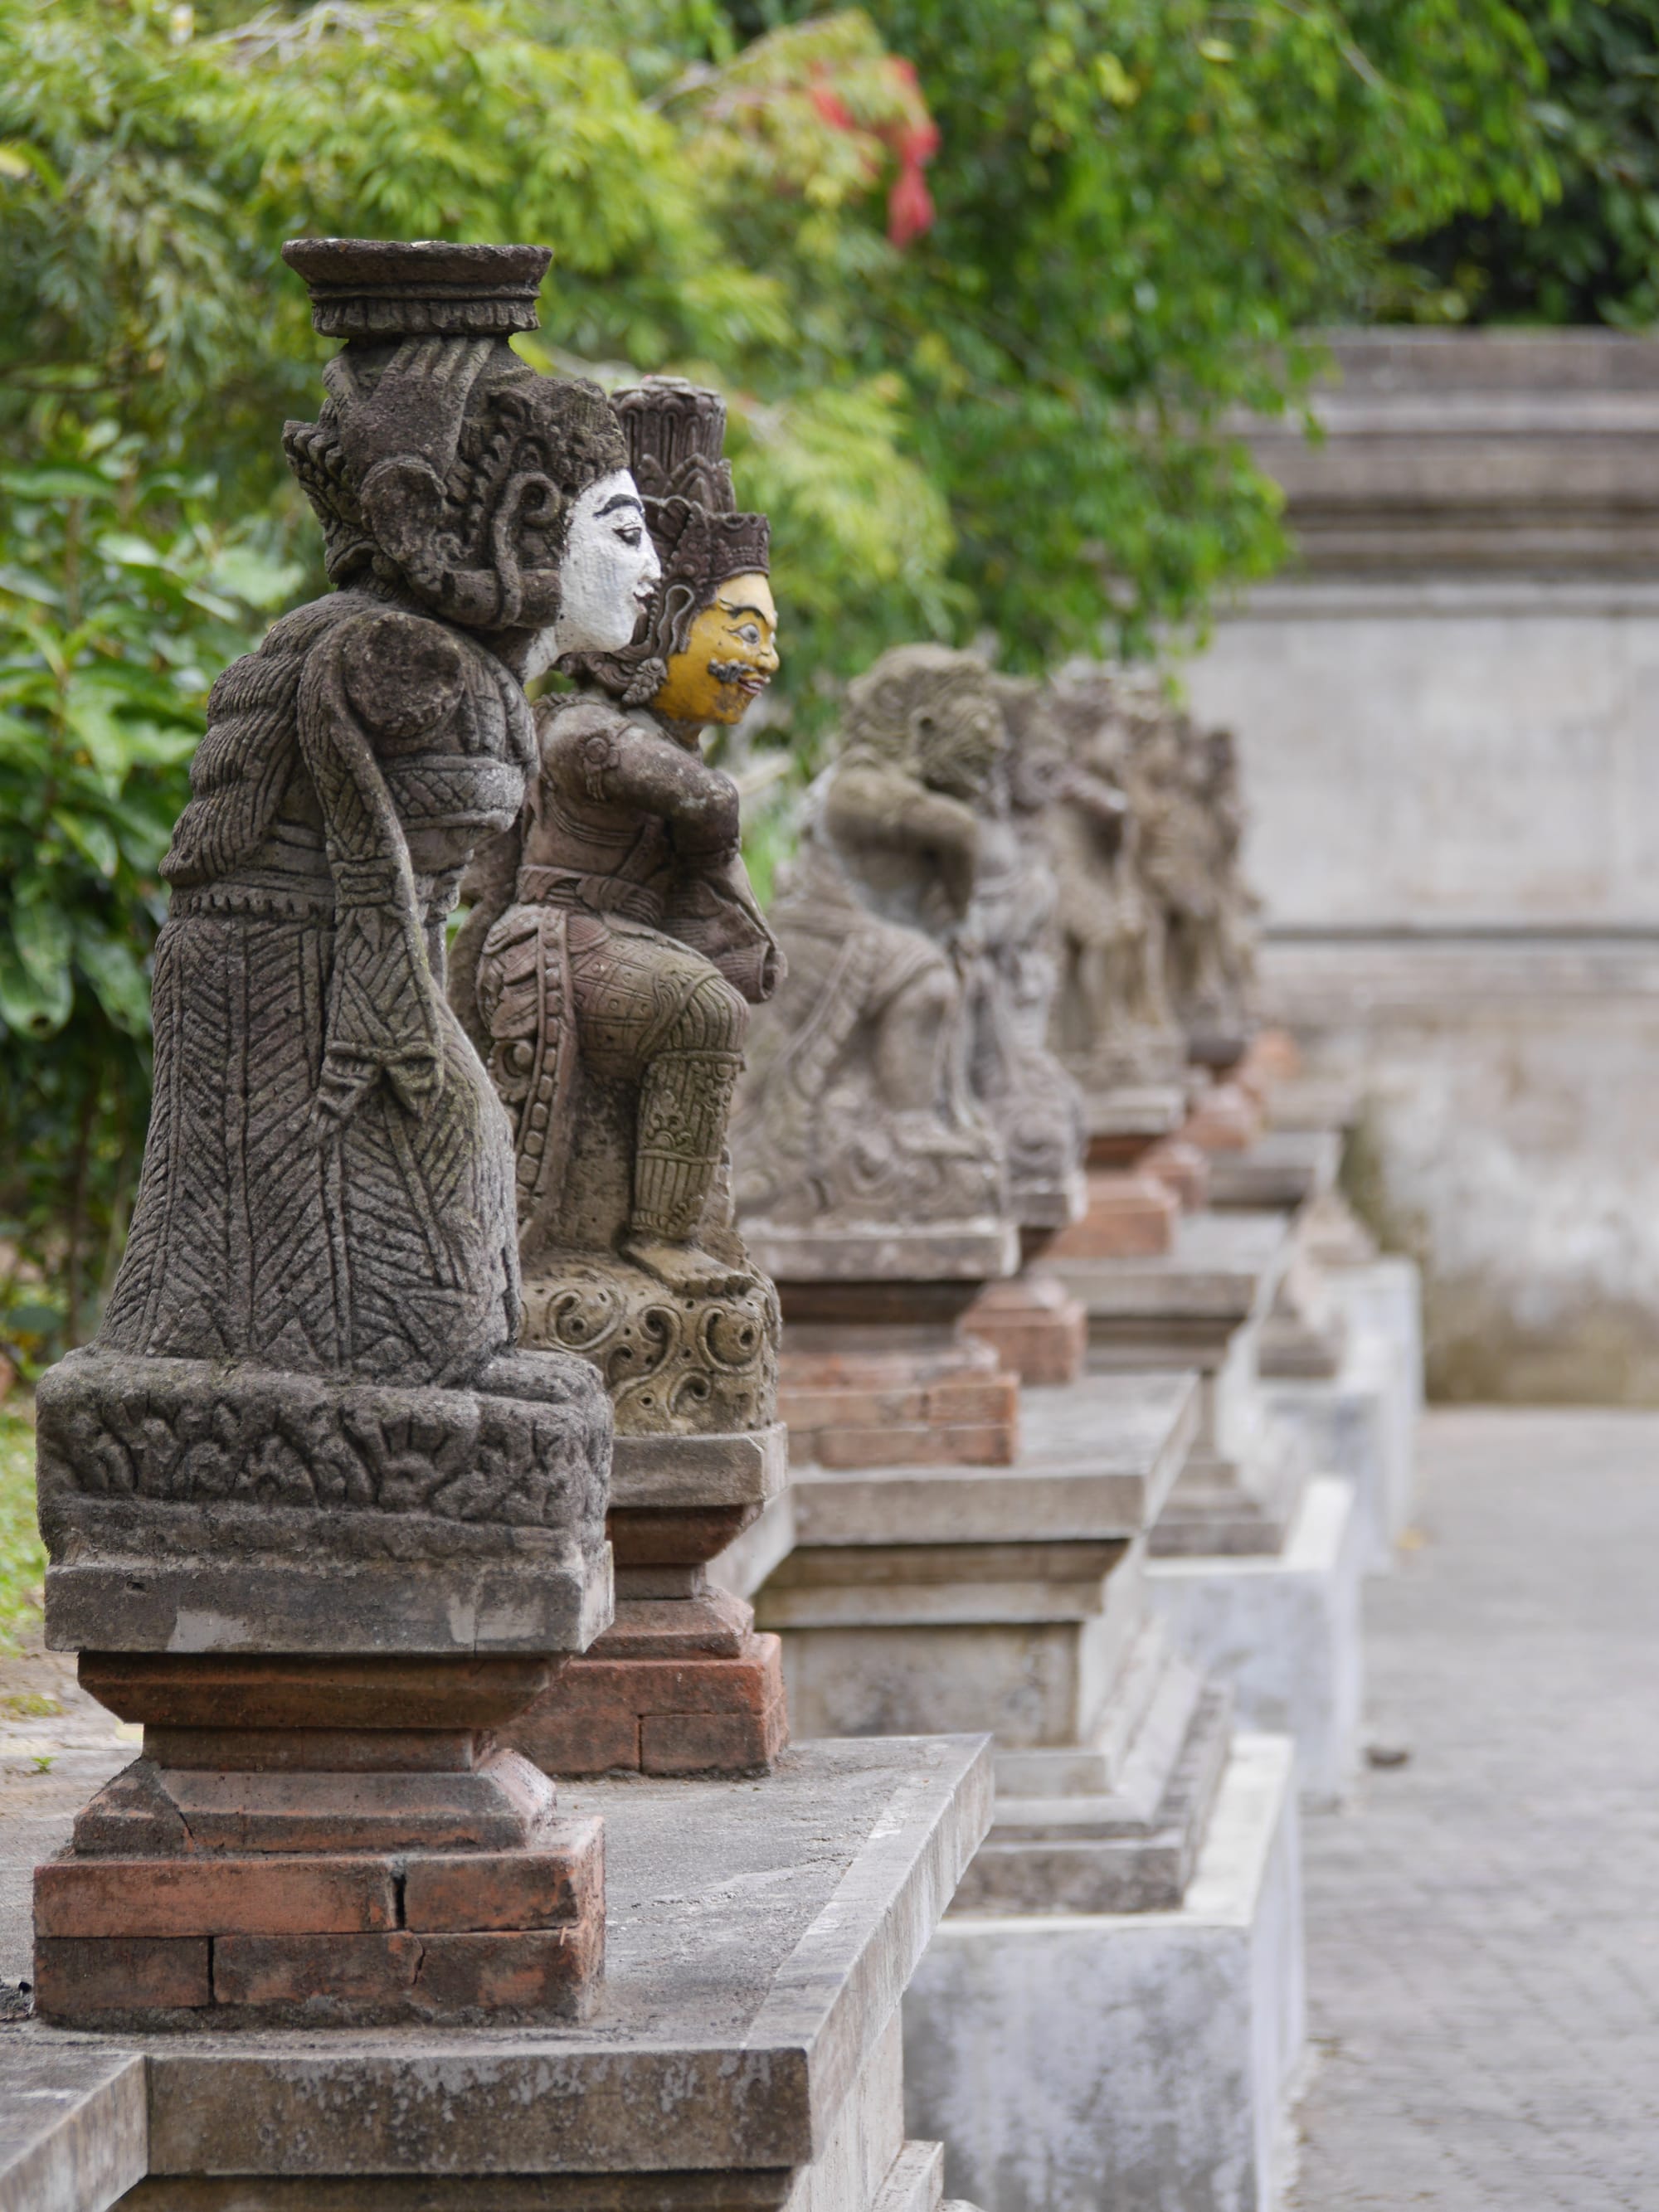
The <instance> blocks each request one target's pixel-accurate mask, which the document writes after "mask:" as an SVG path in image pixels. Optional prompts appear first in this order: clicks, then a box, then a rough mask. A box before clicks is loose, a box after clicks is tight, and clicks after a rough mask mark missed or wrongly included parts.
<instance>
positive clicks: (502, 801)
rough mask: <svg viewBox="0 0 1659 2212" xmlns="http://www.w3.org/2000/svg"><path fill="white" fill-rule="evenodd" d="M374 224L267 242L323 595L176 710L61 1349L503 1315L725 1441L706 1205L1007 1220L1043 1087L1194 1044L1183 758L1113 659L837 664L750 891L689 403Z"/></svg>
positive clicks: (502, 1363)
mask: <svg viewBox="0 0 1659 2212" xmlns="http://www.w3.org/2000/svg"><path fill="white" fill-rule="evenodd" d="M405 251H407V250H405V249H396V248H384V249H380V257H381V258H380V259H379V260H376V259H375V258H374V253H373V252H370V250H369V249H367V248H364V247H362V246H352V245H351V243H350V242H349V241H345V242H342V241H307V242H304V243H303V244H302V245H301V246H298V247H295V248H294V249H290V258H292V259H293V261H294V262H295V265H296V266H298V267H299V269H300V270H301V274H302V275H303V276H305V277H306V279H307V283H309V284H310V285H311V288H312V290H313V299H314V300H317V301H331V302H332V303H333V306H332V307H331V316H332V319H331V320H330V321H326V322H325V321H323V320H322V319H320V317H319V326H321V327H329V328H331V329H334V330H335V331H338V332H342V333H343V335H345V336H346V338H347V343H345V345H344V346H343V349H342V351H341V352H340V353H339V354H338V355H337V356H336V357H335V358H334V360H333V361H331V362H330V364H329V366H328V368H327V369H326V371H325V383H326V386H327V394H328V396H327V400H326V403H325V405H324V407H323V409H322V410H321V413H320V416H319V419H318V421H317V422H314V423H290V424H289V426H288V429H287V433H286V439H285V443H286V450H287V453H288V456H289V461H290V464H291V465H292V467H293V469H294V471H295V475H296V476H297V477H298V479H299V481H300V483H301V485H302V487H303V489H304V490H305V492H306V494H307V496H308V498H309V499H310V501H311V502H312V504H313V507H314V508H315V509H316V512H317V513H318V516H319V520H320V521H321V524H322V527H323V531H324V535H325V547H326V556H327V562H328V569H329V574H330V576H331V580H332V582H333V584H334V586H335V589H334V590H333V592H331V594H330V595H329V596H327V597H326V598H325V599H321V600H319V601H318V602H317V603H316V604H314V605H310V606H307V607H305V608H302V609H301V610H300V611H298V612H296V613H295V614H292V615H289V616H288V617H285V618H284V619H283V621H281V622H280V623H277V625H276V628H275V629H273V630H272V632H271V634H270V637H269V638H268V639H267V641H265V643H264V646H263V647H261V648H260V649H259V651H258V652H257V653H254V654H252V655H251V656H249V657H248V658H247V659H244V660H241V661H239V662H238V663H237V664H236V665H234V667H232V668H231V669H229V670H228V671H227V672H226V673H225V674H224V676H222V678H220V680H219V682H218V684H216V687H215V689H214V692H213V695H212V700H211V704H210V726H209V730H208V734H207V736H206V738H205V739H204V742H203V744H202V746H201V748H200V750H199V751H198V753H197V758H196V762H195V764H194V767H193V769H192V775H191V787H192V793H193V797H192V799H191V804H190V805H189V806H188V808H187V809H186V811H185V814H184V815H183V817H181V819H180V821H179V825H178V829H177V834H176V835H175V836H174V839H173V846H172V848H171V850H170V852H169V853H168V854H167V860H166V861H165V863H164V866H163V873H164V874H165V876H166V878H167V882H168V884H170V886H171V889H172V893H173V902H172V909H171V915H170V918H169V920H168V921H167V926H166V927H165V929H164V930H163V932H162V934H161V941H160V944H159V945H158V948H157V953H156V963H155V1114H154V1120H153V1123H152V1127H151V1130H150V1136H149V1148H148V1152H147V1154H146V1159H145V1165H144V1171H143V1184H142V1189H141V1193H140V1195H139V1199H138V1202H137V1211H136V1213H135V1217H134V1220H133V1225H132V1231H131V1238H130V1241H129V1243H128V1247H127V1251H126V1255H125V1261H124V1263H123V1265H122V1267H121V1270H120V1274H119V1279H118V1283H117V1285H116V1287H115V1291H114V1294H113V1297H112V1300H111V1303H110V1305H109V1309H108V1312H107V1316H106V1322H105V1325H104V1331H103V1342H104V1344H105V1346H107V1347H109V1348H111V1349H112V1350H114V1351H117V1352H122V1353H125V1354H127V1355H130V1356H137V1357H149V1358H196V1359H210V1360H217V1359H222V1358H251V1359H252V1360H255V1361H258V1362H260V1363H263V1364H266V1365H268V1366H270V1367H273V1368H276V1369H280V1370H290V1371H298V1372H301V1373H309V1374H322V1375H331V1374H349V1375H355V1376H365V1377H370V1378H374V1379H377V1380H380V1381H384V1382H387V1383H398V1382H402V1381H411V1382H414V1381H418V1382H422V1383H441V1384H447V1385H450V1386H456V1387H465V1388H468V1389H483V1390H486V1391H487V1390H489V1389H492V1388H497V1387H499V1388H500V1389H502V1390H504V1391H507V1392H509V1393H516V1394H518V1395H523V1394H524V1393H525V1392H526V1390H527V1389H530V1388H531V1387H532V1386H531V1385H530V1384H529V1383H526V1370H525V1365H524V1363H522V1362H518V1363H516V1364H515V1362H514V1360H513V1347H514V1346H515V1345H517V1344H518V1343H520V1342H522V1343H524V1344H526V1345H528V1346H536V1347H540V1348H544V1349H546V1350H550V1351H554V1352H564V1353H567V1354H574V1355H575V1356H577V1357H578V1358H580V1359H582V1360H584V1361H586V1362H587V1363H589V1364H591V1365H592V1366H595V1367H597V1368H598V1370H599V1373H600V1375H601V1376H603V1378H604V1381H605V1385H606V1388H607V1390H608V1393H609V1395H610V1397H611V1403H612V1406H613V1408H614V1412H615V1417H616V1423H617V1431H618V1432H619V1433H622V1434H629V1433H635V1434H663V1433H666V1434H677V1433H678V1434H684V1433H690V1432H710V1431H732V1430H742V1429H749V1428H754V1427H756V1426H758V1425H762V1424H763V1423H764V1422H765V1421H766V1420H768V1419H770V1417H771V1407H772V1402H773V1393H774V1389H775V1364H776V1354H777V1341H778V1334H779V1322H778V1306H777V1299H776V1294H775V1289H774V1286H773V1285H772V1283H771V1282H770V1281H769V1279H768V1278H767V1277H766V1276H765V1275H764V1274H763V1273H760V1272H759V1271H758V1270H757V1268H756V1267H754V1266H752V1265H751V1264H750V1260H749V1258H748V1256H747V1254H746V1251H745V1248H744V1241H743V1237H742V1234H741V1233H740V1228H739V1224H740V1223H743V1222H753V1223H764V1224H766V1225H768V1226H769V1229H770V1230H773V1231H778V1232H787V1231H789V1230H791V1229H792V1228H794V1229H801V1230H805V1229H809V1228H810V1229H814V1230H818V1231H822V1230H823V1228H824V1226H825V1225H852V1226H854V1227H856V1226H857V1225H860V1224H874V1225H879V1224H882V1223H890V1222H892V1221H895V1220H902V1221H921V1222H928V1221H935V1222H942V1221H952V1220H958V1219H973V1218H981V1217H985V1216H989V1215H996V1214H999V1213H1000V1214H1003V1215H1012V1218H1015V1219H1017V1220H1020V1221H1024V1222H1026V1223H1028V1224H1036V1225H1045V1224H1046V1225H1050V1226H1054V1225H1058V1224H1059V1223H1060V1221H1062V1220H1063V1219H1064V1218H1066V1206H1067V1204H1068V1202H1069V1201H1068V1200H1067V1197H1066V1192H1067V1188H1068V1186H1069V1185H1070V1184H1071V1183H1072V1182H1074V1181H1075V1178H1076V1176H1077V1174H1078V1171H1079V1165H1080V1162H1081V1159H1082V1157H1083V1150H1084V1141H1085V1132H1086V1129H1087V1127H1088V1126H1089V1122H1090V1118H1091V1112H1092V1111H1093V1108H1094V1103H1095V1102H1097V1101H1098V1100H1099V1099H1100V1098H1102V1097H1105V1096H1107V1095H1109V1094H1111V1093H1113V1092H1115V1091H1121V1090H1122V1089H1124V1088H1125V1087H1133V1086H1137V1085H1156V1084H1170V1083H1175V1082H1178V1081H1180V1080H1181V1079H1182V1076H1183V1073H1184V1071H1185V1070H1186V1069H1187V1067H1188V1063H1189V1060H1191V1059H1193V1058H1194V1057H1196V1058H1198V1059H1200V1060H1208V1061H1210V1062H1212V1063H1213V1064H1215V1065H1218V1066H1220V1065H1225V1063H1226V1062H1227V1061H1229V1060H1231V1059H1233V1058H1236V1057H1237V1053H1238V1051H1239V1050H1240V1048H1241V1045H1242V1041H1243V1032H1244V1030H1245V1027H1246V1024H1247V1018H1248V1008H1249V997H1250V991H1251V901H1250V898H1249V894H1248V892H1247V891H1246V890H1245V888H1244V886H1243V880H1242V878H1241V874H1240V869H1239V839H1240V827H1241V824H1240V815H1239V805H1238V792H1237V763H1236V760H1235V757H1234V751H1233V747H1232V743H1231V738H1229V737H1228V736H1227V735H1226V733H1225V732H1216V731H1207V730H1203V729H1200V728H1199V727H1197V726H1195V725H1194V723H1193V721H1192V720H1190V719H1189V718H1188V716H1187V715H1185V714H1182V713H1181V712H1179V711H1177V710H1176V708H1174V707H1173V706H1172V705H1171V703H1170V700H1169V698H1168V696H1167V695H1166V691H1165V689H1164V686H1163V684H1161V682H1160V681H1159V679H1158V678H1157V677H1156V676H1154V675H1152V674H1139V673H1135V672H1133V671H1126V670H1124V669H1121V668H1117V667H1113V666H1108V665H1102V664H1098V663H1076V664H1073V665H1070V666H1068V667H1066V668H1064V669H1062V670H1061V671H1060V672H1059V674H1058V675H1057V676H1055V677H1054V678H1053V680H1052V681H1048V682H1041V681H1036V680H1032V679H1025V678H1011V677H1007V676H1003V675H999V674H997V673H995V672H994V671H992V670H991V669H990V668H989V667H988V666H987V665H986V663H985V662H984V661H983V660H981V659H978V658H975V656H974V655H972V654H970V653H959V652H955V651H951V650H949V649H947V648H945V647H941V646H937V645H915V646H908V647H902V648H899V649H897V650H896V651H893V652H890V653H885V654H884V656H883V657H882V658H881V659H879V660H878V662H877V663H876V665H874V666H873V667H872V668H871V669H870V670H869V671H868V672H867V673H866V674H865V675H864V676H862V677H861V678H859V679H858V680H857V681H856V682H854V684H851V685H850V687H849V689H848V695H847V700H846V708H845V713H844V716H843V719H842V726H841V730H840V732H839V738H838V741H837V742H836V745H835V747H834V750H833V758H832V759H831V761H830V763H829V766H828V767H827V768H826V769H825V770H824V771H823V774H822V775H820V776H819V777H818V779H817V781H816V782H815V783H814V784H813V786H812V787H811V790H810V792H809V793H807V794H806V798H805V805H804V809H803V814H802V819H801V823H800V835H799V849H798V853H797V856H796V858H795V859H794V860H793V863H792V864H791V866H790V867H789V869H788V871H787V877H786V878H785V879H784V880H783V882H782V884H781V890H780V893H779V896H778V897H777V899H776V900H775V903H774V906H773V908H772V910H771V912H770V914H769V915H768V914H763V912H762V910H761V908H760V907H759V906H758V904H757V900H756V898H755V896H754V893H753V891H752V890H751V888H750V883H749V879H748V877H747V875H746V873H745V872H744V863H743V860H742V857H741V852H740V846H739V821H738V789H737V787H736V785H735V784H734V782H733V781H732V779H731V777H729V776H728V775H726V774H724V773H723V772H722V771H721V770H720V769H718V768H717V767H714V766H712V765H710V764H709V763H708V761H707V760H706V759H705V758H704V757H703V752H702V739H703V736H704V733H705V732H706V731H707V730H708V729H709V728H710V727H711V726H715V727H718V726H721V725H730V724H733V723H735V722H736V721H738V719H739V718H740V717H741V716H742V715H743V714H744V711H745V710H746V708H748V707H749V706H750V702H752V701H753V700H754V699H755V697H756V696H757V694H758V693H759V692H760V691H761V690H763V688H764V687H765V685H766V684H767V683H768V681H769V678H770V677H771V676H772V674H773V673H774V671H775V669H776V668H777V666H778V648H777V628H778V616H777V611H776V608H775V605H774V601H773V598H772V592H771V588H770V584H769V573H768V572H769V552H768V530H767V524H766V520H765V519H764V518H763V516H760V515H757V514H749V513H743V512H741V511H739V510H738V507H737V505H736V501H735V498H734V495H733V489H732V473H731V470H730V467H729V465H728V464H727V462H726V459H725V458H724V456H723V451H722V447H723V439H724V428H725V413H724V408H723V405H722V403H721V402H720V398H719V397H718V396H717V395H716V394H714V393H713V392H706V391H702V390H699V389H697V388H696V387H694V386H690V385H689V384H686V383H684V382H681V381H678V380H675V379H671V378H661V379H652V380H647V381H645V382H644V383H642V384H641V385H640V386H638V387H637V388H635V389H634V390H632V391H628V392H621V393H619V394H617V395H615V396H614V397H613V398H610V399H607V398H606V397H605V395H604V394H603V393H602V392H600V391H599V389H598V388H597V387H596V386H592V385H590V384H586V383H583V382H580V381H573V380H557V379H553V378H550V377H546V376H543V375H539V374H534V373H532V371H531V370H530V369H529V368H526V366H525V364H524V363H523V362H521V361H520V359H519V358H518V356H516V355H515V354H514V353H513V351H512V349H511V348H510V346H509V345H508V344H507V342H506V337H505V336H504V335H503V334H502V330H501V327H499V326H497V327H495V329H494V330H493V332H492V330H491V327H490V324H489V313H486V312H484V311H483V310H482V309H481V310H480V312H479V313H478V314H477V315H473V316H471V318H470V319H469V318H467V317H462V318H461V321H462V324H463V325H464V327H462V328H461V329H459V330H457V329H456V328H455V327H454V319H453V318H452V319H451V321H450V322H449V323H448V324H447V325H446V324H444V323H443V321H442V319H441V318H440V319H438V322H437V324H436V325H430V324H428V325H422V322H421V320H420V317H419V315H418V314H416V313H415V312H414V310H413V309H412V308H411V307H410V300H411V299H412V298H413V296H414V293H415V292H418V291H419V289H420V288H419V286H418V285H415V286H414V290H413V292H411V289H410V282H406V281H405V278H406V276H407V271H406V270H404V269H403V264H400V263H398V262H397V261H396V258H395V257H396V255H397V254H398V252H405ZM465 251H467V252H471V253H473V254H478V253H483V252H491V251H495V252H501V253H503V254H506V253H510V252H513V251H514V249H483V248H477V249H466V250H465ZM388 255H390V256H392V257H393V258H392V259H391V260H387V259H386V256H388ZM354 256H355V258H354ZM469 265H470V264H469ZM400 272H401V273H400ZM411 281H412V280H411ZM513 281H515V280H513V277H512V275H511V271H510V270H508V269H507V264H505V263H503V264H502V268H501V270H500V271H497V272H496V273H495V275H494V276H490V277H489V281H488V282H486V281H485V280H484V278H483V277H480V278H479V279H478V281H477V291H478V295H479V297H480V299H483V300H485V301H486V306H487V304H488V296H489V288H490V285H491V284H492V283H493V284H494V285H495V289H496V290H497V291H498V292H500V291H502V290H503V289H507V290H510V289H511V284H512V283H513ZM400 286H401V287H402V289H399V288H400ZM428 289H431V288H430V287H428ZM452 289H453V288H452ZM523 326H524V325H523V323H522V321H520V322H519V323H518V324H516V325H511V324H509V325H508V327H523ZM548 671H557V672H558V673H559V675H560V676H562V678H567V679H571V681H570V683H569V684H568V685H567V686H566V687H564V688H556V689H551V690H548V691H547V692H546V693H545V695H544V696H542V697H541V699H540V700H539V702H538V703H537V704H534V705H533V706H532V703H531V701H530V698H529V696H527V693H526V685H527V684H530V683H531V682H532V679H533V678H537V677H538V676H542V675H544V674H546V673H547V672H548ZM458 903H459V905H463V906H465V908H466V913H465V921H463V923H462V925H461V927H460V928H459V933H457V934H455V936H454V938H453V943H450V944H448V945H447V931H448V927H449V924H450V921H451V916H452V915H453V911H454V910H455V909H456V908H457V906H458ZM503 1109H505V1111H503ZM733 1163H735V1167H734V1166H733Z"/></svg>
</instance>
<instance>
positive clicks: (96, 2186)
mask: <svg viewBox="0 0 1659 2212" xmlns="http://www.w3.org/2000/svg"><path fill="white" fill-rule="evenodd" d="M148 2160H149V2113H148V2112H147V2110H146V2108H145V2096H144V2062H143V2059H142V2058H140V2057H138V2056H137V2054H136V2053H135V2052H133V2051H112V2050H109V2049H107V2048H100V2047H99V2046H98V2045H87V2044H76V2043H69V2042H66V2041H64V2039H61V2038H52V2039H46V2038H33V2039H28V2040H27V2043H26V2042H25V2040H24V2039H21V2038H19V2037H15V2036H13V2037H9V2038H8V2039H7V2043H6V2045H5V2046H3V2048H0V2205H3V2207H4V2208H5V2212H105V2208H106V2206H108V2205H111V2204H113V2203H116V2202H117V2201H118V2199H120V2198H121V2197H125V2194H126V2192H127V2191H128V2190H129V2189H131V2187H132V2186H133V2185H134V2184H135V2183H136V2182H138V2181H141V2180H142V2179H143V2174H144V2169H145V2166H146V2165H147V2164H148Z"/></svg>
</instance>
